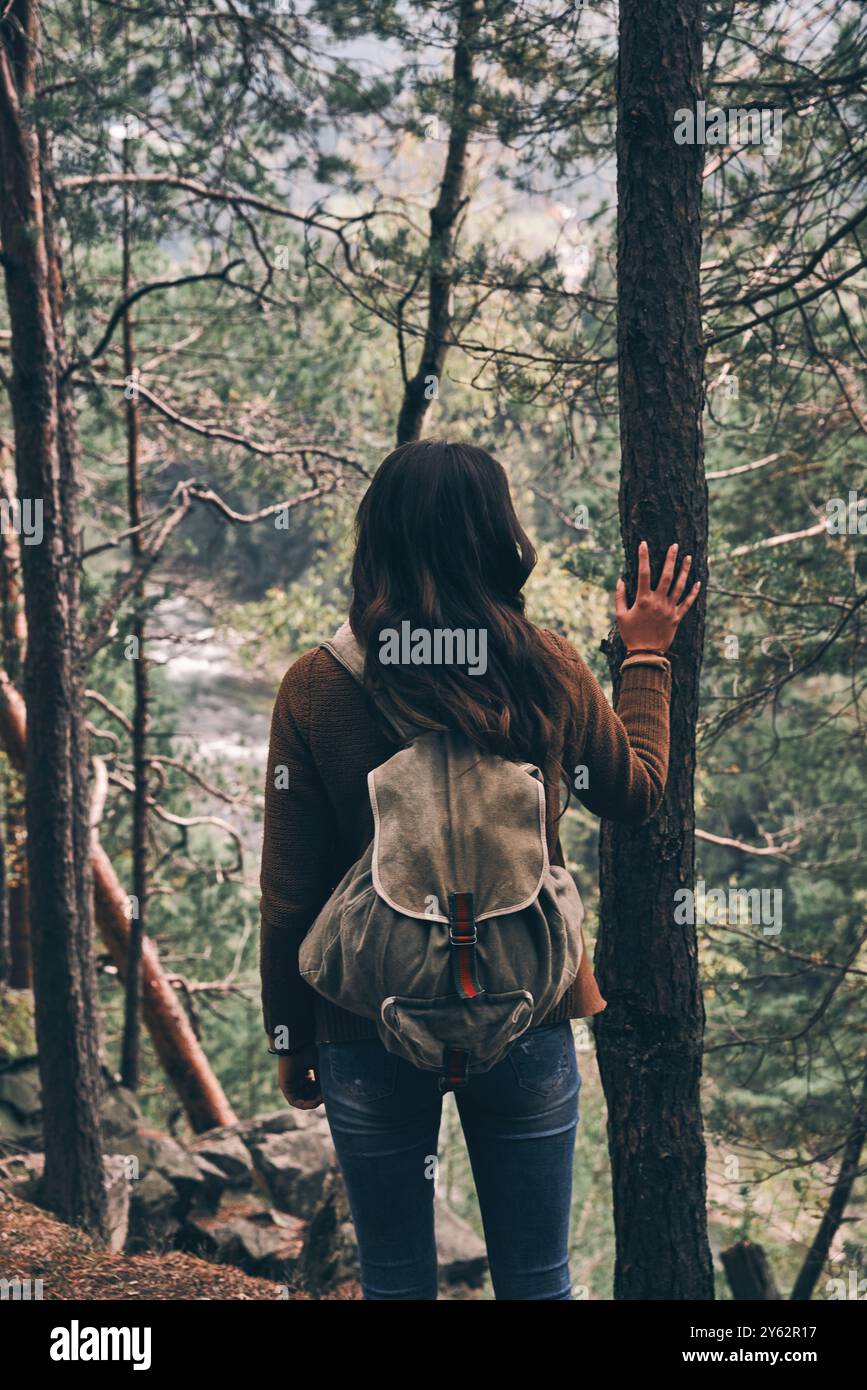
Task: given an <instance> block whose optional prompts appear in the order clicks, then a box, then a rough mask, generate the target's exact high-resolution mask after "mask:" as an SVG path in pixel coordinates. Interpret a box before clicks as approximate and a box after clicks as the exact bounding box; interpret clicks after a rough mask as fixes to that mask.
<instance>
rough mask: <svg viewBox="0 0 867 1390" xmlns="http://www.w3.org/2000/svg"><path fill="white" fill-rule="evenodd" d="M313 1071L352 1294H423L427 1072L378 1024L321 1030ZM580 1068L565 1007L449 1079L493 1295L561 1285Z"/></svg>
mask: <svg viewBox="0 0 867 1390" xmlns="http://www.w3.org/2000/svg"><path fill="white" fill-rule="evenodd" d="M319 1084H320V1086H321V1089H322V1098H323V1101H324V1103H325V1113H326V1115H327V1117H328V1124H329V1127H330V1129H331V1135H332V1138H333V1140H334V1147H335V1149H336V1151H337V1159H338V1162H339V1164H340V1169H341V1172H342V1174H343V1180H344V1183H345V1184H346V1191H347V1194H348V1197H349V1205H350V1210H351V1212H352V1220H353V1224H354V1226H355V1232H356V1235H357V1237H358V1249H359V1257H360V1261H361V1287H362V1294H363V1296H364V1298H365V1299H435V1298H436V1296H437V1255H436V1243H435V1239H434V1183H433V1178H434V1176H435V1172H436V1153H437V1139H438V1136H439V1128H440V1117H441V1112H442V1096H441V1095H440V1092H439V1089H438V1085H437V1077H436V1076H435V1075H434V1074H433V1073H432V1072H423V1071H419V1070H418V1068H416V1067H414V1066H412V1065H411V1064H410V1063H409V1062H405V1061H404V1060H403V1059H402V1058H400V1057H396V1056H394V1055H393V1054H392V1053H390V1052H387V1051H386V1049H385V1048H384V1047H383V1045H382V1043H381V1042H380V1041H379V1039H378V1038H374V1039H370V1040H367V1039H366V1040H364V1041H363V1042H341V1043H320V1045H319ZM580 1086H581V1077H580V1075H579V1073H578V1065H577V1061H576V1057H575V1045H574V1040H573V1037H572V1029H571V1027H570V1025H569V1021H568V1020H565V1021H563V1022H562V1023H555V1024H552V1025H550V1026H548V1027H545V1028H536V1029H533V1030H532V1031H531V1032H528V1033H525V1034H524V1036H523V1037H522V1038H519V1039H518V1041H517V1042H515V1043H513V1044H512V1047H511V1049H510V1051H509V1052H508V1054H507V1055H506V1057H505V1058H504V1059H503V1060H502V1061H501V1062H499V1063H498V1064H497V1066H495V1067H493V1068H492V1069H491V1070H490V1071H489V1072H486V1073H485V1074H483V1075H481V1076H471V1077H470V1080H469V1082H468V1084H467V1085H466V1086H465V1087H463V1088H462V1089H459V1090H457V1091H456V1092H455V1099H456V1101H457V1106H458V1113H459V1115H460V1119H461V1126H462V1128H463V1131H464V1136H465V1138H466V1141H467V1149H468V1151H469V1155H470V1162H471V1164H472V1170H473V1178H474V1181H475V1185H476V1192H477V1194H478V1198H479V1207H480V1209H481V1214H482V1222H483V1225H484V1230H485V1240H486V1243H487V1247H488V1262H489V1265H490V1270H491V1279H492V1282H493V1286H494V1295H495V1297H496V1298H497V1299H564V1300H566V1299H571V1297H572V1294H571V1287H570V1279H569V1261H568V1244H569V1209H570V1204H571V1197H572V1158H573V1151H574V1147H575V1131H576V1127H577V1124H578V1092H579V1089H580Z"/></svg>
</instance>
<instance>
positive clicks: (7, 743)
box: [0, 670, 237, 1134]
mask: <svg viewBox="0 0 867 1390" xmlns="http://www.w3.org/2000/svg"><path fill="white" fill-rule="evenodd" d="M26 730H27V714H26V710H25V707H24V700H23V699H22V697H21V694H20V692H19V691H18V690H17V689H16V688H15V686H14V685H13V684H12V681H11V680H10V679H9V676H8V675H7V673H6V672H5V671H3V670H0V742H2V745H3V747H4V749H5V751H6V753H7V755H8V757H9V760H10V762H11V763H12V764H13V766H14V767H16V768H19V769H20V770H21V771H22V772H23V771H25V748H26ZM90 857H91V868H92V872H93V893H94V909H95V917H96V924H97V927H98V928H99V932H100V935H101V937H102V940H103V941H104V943H105V945H106V948H107V950H108V952H109V955H110V956H111V958H112V961H113V963H114V965H115V966H116V967H117V970H118V973H119V975H120V977H121V979H124V978H125V974H126V961H127V952H128V949H129V939H130V919H129V912H128V897H127V894H126V893H125V892H124V890H123V887H122V885H121V883H120V880H119V879H118V876H117V874H116V873H115V871H114V868H113V866H112V863H111V860H110V859H109V857H108V855H107V854H106V852H105V850H104V849H103V847H102V845H101V844H100V842H99V839H98V838H97V836H96V833H95V832H94V838H93V843H92V847H91V855H90ZM141 992H142V1017H143V1019H144V1022H145V1026H146V1027H147V1030H148V1032H149V1034H150V1037H151V1041H152V1043H153V1046H154V1051H155V1052H156V1055H157V1057H158V1059H159V1062H160V1065H161V1066H162V1068H163V1070H164V1071H165V1074H166V1076H167V1077H168V1079H169V1081H170V1082H171V1084H172V1086H173V1087H174V1089H175V1091H176V1092H177V1095H178V1099H179V1100H180V1102H181V1104H182V1106H183V1108H184V1111H185V1113H186V1116H187V1119H188V1120H189V1122H190V1124H191V1126H192V1128H193V1129H194V1131H195V1132H196V1133H197V1134H201V1133H203V1132H204V1131H205V1130H207V1129H213V1128H215V1127H216V1126H218V1125H230V1124H234V1123H235V1121H236V1119H237V1116H236V1115H235V1113H234V1111H233V1110H232V1107H231V1105H230V1104H229V1102H228V1100H227V1099H226V1095H225V1093H224V1091H223V1088H222V1086H221V1085H220V1083H219V1081H218V1080H217V1078H216V1076H215V1075H214V1072H213V1070H212V1069H211V1064H210V1062H209V1061H208V1059H207V1057H206V1056H205V1052H204V1049H203V1048H202V1045H201V1043H200V1042H199V1040H198V1038H197V1037H196V1035H195V1033H194V1031H193V1027H192V1024H191V1023H190V1020H189V1019H188V1017H187V1015H186V1013H185V1012H184V1010H183V1007H182V1005H181V1003H180V1000H179V999H178V996H177V994H176V993H175V990H174V989H173V988H172V986H171V984H170V983H169V980H168V978H167V976H166V973H165V971H164V970H163V968H162V966H161V965H160V962H159V957H158V955H157V949H156V946H155V945H154V943H153V941H152V940H150V938H148V937H145V938H144V941H143V943H142V962H141Z"/></svg>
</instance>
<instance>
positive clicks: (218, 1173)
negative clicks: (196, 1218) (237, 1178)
mask: <svg viewBox="0 0 867 1390" xmlns="http://www.w3.org/2000/svg"><path fill="white" fill-rule="evenodd" d="M190 1157H191V1158H192V1160H193V1162H194V1163H195V1165H196V1168H197V1169H198V1171H199V1176H200V1178H201V1179H202V1186H201V1189H200V1190H199V1191H198V1192H197V1194H196V1198H195V1202H194V1206H195V1208H196V1210H198V1211H208V1212H214V1211H216V1210H217V1207H218V1206H219V1204H220V1198H221V1197H222V1195H223V1193H224V1192H225V1191H226V1189H227V1188H228V1187H229V1183H228V1181H227V1179H226V1175H225V1173H224V1172H222V1170H221V1169H219V1168H218V1167H217V1165H216V1164H215V1163H212V1162H211V1160H210V1159H209V1158H205V1157H203V1155H202V1154H197V1153H194V1154H191V1155H190Z"/></svg>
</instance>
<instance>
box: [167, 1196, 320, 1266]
mask: <svg viewBox="0 0 867 1390" xmlns="http://www.w3.org/2000/svg"><path fill="white" fill-rule="evenodd" d="M227 1197H228V1198H229V1200H228V1201H225V1200H224V1203H223V1204H221V1206H220V1210H219V1212H218V1213H217V1214H216V1215H204V1214H193V1215H192V1216H191V1217H189V1218H188V1220H187V1221H186V1222H185V1223H184V1225H183V1227H182V1229H181V1231H180V1233H179V1236H178V1245H179V1246H180V1248H181V1249H184V1250H187V1251H189V1252H190V1253H192V1254H195V1255H198V1256H199V1257H200V1258H201V1259H206V1260H211V1261H213V1262H214V1263H216V1264H233V1265H237V1266H238V1268H239V1269H243V1270H244V1271H245V1272H246V1273H248V1274H256V1275H258V1276H259V1277H260V1278H262V1279H273V1280H276V1281H277V1282H279V1283H286V1282H288V1281H290V1280H291V1281H293V1282H294V1281H295V1279H296V1277H297V1269H298V1261H299V1258H300V1255H301V1250H302V1247H303V1243H304V1228H305V1223H304V1222H303V1221H299V1220H298V1219H297V1218H295V1217H292V1216H287V1215H285V1214H283V1213H282V1212H274V1211H270V1210H269V1209H268V1208H267V1207H266V1206H265V1204H264V1202H262V1201H261V1200H260V1199H259V1198H257V1197H256V1196H255V1195H253V1194H244V1195H243V1196H240V1197H239V1196H237V1195H236V1194H227Z"/></svg>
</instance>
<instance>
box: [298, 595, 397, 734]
mask: <svg viewBox="0 0 867 1390" xmlns="http://www.w3.org/2000/svg"><path fill="white" fill-rule="evenodd" d="M319 645H320V647H324V648H325V650H326V651H328V652H330V653H331V655H332V656H333V657H334V659H335V661H338V662H339V663H340V665H341V666H342V667H344V669H345V670H347V671H348V672H349V674H350V675H351V676H353V677H354V678H355V680H356V681H357V682H358V684H359V685H361V686H364V652H363V650H362V648H361V647H360V645H359V643H358V639H357V638H356V636H355V633H354V632H353V631H352V628H351V627H350V626H349V621H348V619H347V621H346V622H344V623H341V625H340V627H339V628H338V629H337V631H336V632H335V634H334V636H333V637H330V638H329V639H328V640H327V641H326V642H320V644H319ZM366 693H367V694H368V696H369V697H370V699H371V700H372V701H373V703H374V704H375V705H376V708H377V709H378V710H379V712H380V714H381V715H382V717H383V718H384V719H385V720H386V721H387V722H388V724H389V726H390V727H391V728H392V729H393V730H394V733H395V736H396V738H398V739H399V740H400V741H401V742H404V741H405V740H406V739H408V738H412V737H413V735H415V734H418V733H421V732H422V730H420V729H416V728H415V726H414V725H412V724H408V723H406V721H405V720H402V719H400V718H399V717H398V716H397V715H396V714H392V713H391V710H390V708H389V707H388V706H387V705H386V703H385V701H383V700H381V699H378V698H377V697H376V695H375V694H374V693H373V692H372V691H370V690H367V691H366Z"/></svg>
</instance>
